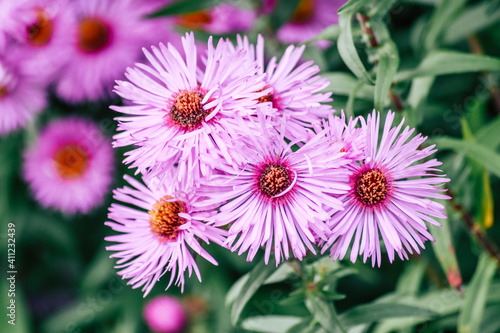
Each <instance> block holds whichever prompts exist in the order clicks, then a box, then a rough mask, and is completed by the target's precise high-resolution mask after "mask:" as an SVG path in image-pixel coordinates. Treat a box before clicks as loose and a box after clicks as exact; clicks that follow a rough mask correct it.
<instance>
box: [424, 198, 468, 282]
mask: <svg viewBox="0 0 500 333" xmlns="http://www.w3.org/2000/svg"><path fill="white" fill-rule="evenodd" d="M437 201H438V202H439V203H440V204H442V205H443V206H444V207H446V211H447V214H448V215H449V214H450V213H451V210H450V207H449V206H450V204H449V201H448V200H437ZM436 220H437V221H438V222H439V223H441V226H440V227H438V226H436V225H434V224H430V225H429V231H430V233H431V234H432V236H434V239H435V240H436V241H435V242H432V248H433V249H434V253H435V254H436V257H437V259H438V261H439V263H440V264H441V268H442V269H443V271H444V273H445V275H446V278H447V279H448V282H449V283H450V286H452V287H453V288H455V289H457V290H461V288H462V275H461V274H460V269H459V267H458V262H457V257H456V255H455V247H454V246H453V242H452V237H451V236H452V235H451V232H450V227H449V220H447V219H439V218H436Z"/></svg>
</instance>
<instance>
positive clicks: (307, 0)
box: [290, 0, 314, 23]
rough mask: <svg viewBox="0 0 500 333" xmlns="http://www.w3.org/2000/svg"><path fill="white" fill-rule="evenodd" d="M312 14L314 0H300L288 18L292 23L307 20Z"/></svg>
mask: <svg viewBox="0 0 500 333" xmlns="http://www.w3.org/2000/svg"><path fill="white" fill-rule="evenodd" d="M313 14H314V0H300V2H299V4H298V5H297V8H295V11H294V12H293V14H292V18H291V19H290V21H291V22H293V23H305V22H308V21H309V20H310V19H311V18H312V17H313Z"/></svg>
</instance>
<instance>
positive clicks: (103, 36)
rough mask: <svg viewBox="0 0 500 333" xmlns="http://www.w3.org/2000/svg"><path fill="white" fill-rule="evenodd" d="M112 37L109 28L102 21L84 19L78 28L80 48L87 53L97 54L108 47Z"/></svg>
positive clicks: (93, 18)
mask: <svg viewBox="0 0 500 333" xmlns="http://www.w3.org/2000/svg"><path fill="white" fill-rule="evenodd" d="M110 37H111V33H110V30H109V27H108V26H107V25H106V23H104V22H103V21H102V20H101V19H98V18H95V17H88V18H84V19H82V20H81V21H80V25H79V26H78V46H79V47H80V49H81V50H83V51H85V52H96V51H99V50H101V49H103V48H104V47H106V45H108V43H109V40H110Z"/></svg>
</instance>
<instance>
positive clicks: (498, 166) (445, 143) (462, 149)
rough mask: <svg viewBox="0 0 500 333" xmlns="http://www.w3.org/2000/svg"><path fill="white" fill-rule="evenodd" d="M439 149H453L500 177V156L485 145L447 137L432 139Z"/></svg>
mask: <svg viewBox="0 0 500 333" xmlns="http://www.w3.org/2000/svg"><path fill="white" fill-rule="evenodd" d="M432 140H433V141H434V142H435V143H436V144H437V148H439V149H451V150H454V151H456V152H457V153H460V154H464V155H465V156H467V157H468V158H471V159H473V160H474V161H476V162H478V163H479V164H481V165H483V166H484V167H485V168H486V170H488V171H489V172H490V173H492V174H494V175H496V176H497V177H500V155H499V154H498V153H496V152H495V151H494V150H492V149H490V148H489V147H487V146H485V145H481V144H479V143H476V142H470V141H465V140H460V139H455V138H451V137H447V136H442V137H439V138H433V139H432Z"/></svg>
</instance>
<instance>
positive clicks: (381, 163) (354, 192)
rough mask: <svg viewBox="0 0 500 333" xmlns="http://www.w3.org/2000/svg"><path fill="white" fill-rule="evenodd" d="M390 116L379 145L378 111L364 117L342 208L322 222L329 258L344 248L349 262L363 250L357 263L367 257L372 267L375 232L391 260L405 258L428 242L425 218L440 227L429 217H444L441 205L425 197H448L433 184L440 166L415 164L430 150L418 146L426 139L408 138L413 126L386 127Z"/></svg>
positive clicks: (376, 253) (377, 256)
mask: <svg viewBox="0 0 500 333" xmlns="http://www.w3.org/2000/svg"><path fill="white" fill-rule="evenodd" d="M393 120H394V113H392V112H389V114H388V115H387V118H386V120H385V125H384V129H383V134H382V139H381V140H380V143H379V140H378V139H379V124H380V114H379V113H375V111H373V113H372V114H371V116H370V115H369V116H368V121H367V127H366V154H365V157H364V160H363V161H361V162H360V163H359V164H358V163H356V164H351V165H350V168H351V172H350V176H349V179H350V185H351V186H350V190H349V193H347V194H344V195H343V196H342V197H341V198H340V200H341V201H343V202H344V204H345V210H343V211H341V212H338V213H336V214H334V215H333V217H332V218H331V220H330V221H329V222H328V223H329V225H330V227H331V230H332V236H331V237H330V239H329V240H328V242H326V243H325V244H324V247H323V249H322V252H324V251H326V250H327V249H328V248H329V247H330V246H331V245H332V244H333V246H332V248H331V250H330V256H333V258H334V260H336V259H338V258H340V259H342V258H343V257H344V256H345V254H346V252H347V250H348V248H350V249H351V256H350V259H351V261H352V262H355V261H356V258H357V256H358V254H359V255H361V254H363V261H366V259H367V258H369V257H371V258H372V265H375V262H377V264H378V266H380V262H381V251H380V240H379V236H382V239H383V241H384V244H385V247H386V249H387V255H388V257H389V260H390V261H391V262H392V261H393V260H394V252H396V253H397V254H398V255H399V257H400V258H401V259H403V258H408V255H407V251H408V252H409V253H410V254H411V253H413V251H415V252H417V253H420V247H421V248H424V241H426V240H431V241H434V238H433V237H432V235H431V234H430V233H429V232H428V230H427V226H426V224H425V222H429V223H432V224H435V225H440V224H439V223H438V222H437V221H436V220H434V219H433V217H438V218H446V215H445V213H444V212H443V210H444V209H445V208H444V207H443V206H442V205H441V204H439V203H437V202H435V201H433V200H431V199H429V198H436V199H448V198H449V197H448V196H446V195H443V194H441V193H442V192H444V190H443V189H439V188H438V187H439V186H440V185H442V184H444V183H445V182H448V181H449V179H447V178H444V177H443V176H442V175H437V174H435V172H439V171H440V170H438V169H435V167H436V166H439V165H441V162H438V161H437V160H436V159H431V160H428V161H425V162H420V161H421V160H422V159H425V158H427V157H428V156H430V155H431V154H433V153H435V152H436V149H433V148H434V145H432V146H429V147H427V148H424V149H419V147H420V145H421V144H422V143H423V142H424V141H425V140H426V137H422V135H420V134H418V135H416V136H414V137H413V138H411V136H412V133H413V132H414V129H411V130H410V129H409V127H406V128H405V129H404V130H403V132H402V133H400V130H401V128H402V126H403V121H402V122H401V123H400V124H399V125H398V126H397V127H394V128H391V126H392V122H393ZM351 243H352V244H351Z"/></svg>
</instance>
